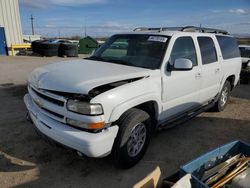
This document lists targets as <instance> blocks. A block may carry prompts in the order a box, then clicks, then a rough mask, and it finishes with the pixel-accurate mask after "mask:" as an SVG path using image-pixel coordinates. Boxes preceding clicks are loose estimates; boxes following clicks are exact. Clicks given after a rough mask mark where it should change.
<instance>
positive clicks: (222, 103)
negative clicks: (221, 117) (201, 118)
mask: <svg viewBox="0 0 250 188" xmlns="http://www.w3.org/2000/svg"><path fill="white" fill-rule="evenodd" d="M224 92H225V93H224ZM230 93H231V84H230V82H229V81H227V80H226V82H225V83H224V85H223V87H222V89H221V92H220V96H219V98H218V101H217V102H216V103H215V106H214V108H213V111H216V112H221V111H223V110H224V109H225V108H226V106H227V103H228V100H229V97H230Z"/></svg>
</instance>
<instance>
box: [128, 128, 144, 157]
mask: <svg viewBox="0 0 250 188" xmlns="http://www.w3.org/2000/svg"><path fill="white" fill-rule="evenodd" d="M146 136H147V130H146V126H145V124H143V123H139V124H137V125H136V126H134V128H133V130H132V131H131V134H130V137H129V139H128V144H127V151H128V155H129V156H130V157H135V156H136V155H138V154H139V153H140V151H141V150H142V148H143V146H144V144H145V141H146Z"/></svg>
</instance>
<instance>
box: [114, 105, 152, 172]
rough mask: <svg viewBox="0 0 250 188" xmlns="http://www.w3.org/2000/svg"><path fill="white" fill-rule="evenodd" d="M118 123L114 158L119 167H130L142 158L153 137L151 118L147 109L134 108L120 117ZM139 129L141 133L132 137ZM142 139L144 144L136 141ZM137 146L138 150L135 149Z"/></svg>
mask: <svg viewBox="0 0 250 188" xmlns="http://www.w3.org/2000/svg"><path fill="white" fill-rule="evenodd" d="M117 124H118V125H119V132H118V135H117V137H116V140H115V144H114V147H113V156H114V160H115V163H116V164H117V165H118V166H119V167H121V168H130V167H132V166H134V165H135V164H136V163H138V162H139V161H140V160H141V159H142V157H143V156H144V154H145V152H146V150H147V147H148V144H149V141H150V138H151V118H150V116H149V115H148V113H146V112H145V111H143V110H140V109H136V108H132V109H130V110H128V111H127V112H125V113H124V114H123V115H122V116H121V117H120V119H119V120H118V122H117ZM137 131H139V132H140V133H141V135H140V136H139V135H138V134H137V136H135V137H134V138H132V137H131V135H132V134H133V135H136V134H135V133H136V132H137ZM137 133H138V132H137ZM144 133H145V135H144ZM140 137H141V138H140ZM140 139H141V140H144V142H143V141H141V142H142V143H143V144H139V145H138V144H136V143H134V142H137V143H138V141H139V140H140ZM136 140H137V141H136ZM130 146H133V147H130ZM137 147H138V150H136V149H134V148H137ZM128 150H129V151H128ZM132 154H133V155H132Z"/></svg>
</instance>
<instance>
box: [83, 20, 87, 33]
mask: <svg viewBox="0 0 250 188" xmlns="http://www.w3.org/2000/svg"><path fill="white" fill-rule="evenodd" d="M84 35H85V37H86V36H87V28H86V17H84Z"/></svg>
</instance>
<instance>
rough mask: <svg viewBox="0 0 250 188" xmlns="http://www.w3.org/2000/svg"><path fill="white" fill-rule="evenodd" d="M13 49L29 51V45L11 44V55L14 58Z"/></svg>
mask: <svg viewBox="0 0 250 188" xmlns="http://www.w3.org/2000/svg"><path fill="white" fill-rule="evenodd" d="M15 49H25V50H26V51H27V49H31V44H12V45H11V55H12V56H15Z"/></svg>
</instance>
